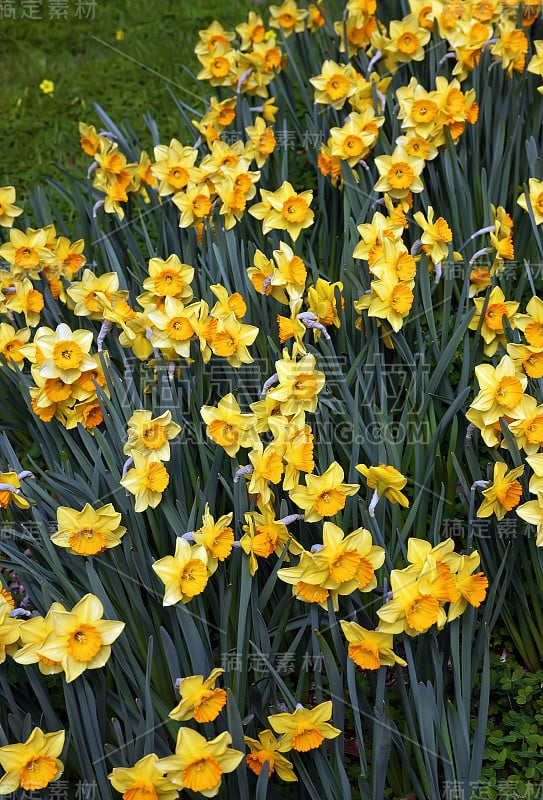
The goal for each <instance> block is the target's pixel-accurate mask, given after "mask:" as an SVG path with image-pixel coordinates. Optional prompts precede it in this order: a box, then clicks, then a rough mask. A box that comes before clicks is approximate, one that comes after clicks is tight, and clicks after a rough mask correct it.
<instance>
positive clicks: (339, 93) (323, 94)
mask: <svg viewBox="0 0 543 800" xmlns="http://www.w3.org/2000/svg"><path fill="white" fill-rule="evenodd" d="M309 83H310V84H311V85H312V86H313V87H314V89H315V102H316V103H319V104H321V105H329V106H331V107H332V108H335V109H336V111H338V110H339V109H340V108H343V106H344V105H345V102H346V101H347V100H348V98H349V97H351V96H352V95H353V94H354V93H355V92H356V91H357V89H358V85H357V76H356V71H355V69H354V67H352V66H351V64H341V65H340V64H337V63H336V62H335V61H332V60H331V59H329V60H327V61H325V62H324V63H323V65H322V67H321V72H320V75H315V77H313V78H310V79H309Z"/></svg>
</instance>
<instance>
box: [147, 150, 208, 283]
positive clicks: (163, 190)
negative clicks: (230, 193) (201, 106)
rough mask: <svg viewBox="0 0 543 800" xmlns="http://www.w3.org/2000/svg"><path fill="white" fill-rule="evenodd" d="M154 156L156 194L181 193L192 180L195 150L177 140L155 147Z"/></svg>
mask: <svg viewBox="0 0 543 800" xmlns="http://www.w3.org/2000/svg"><path fill="white" fill-rule="evenodd" d="M154 156H155V161H154V163H153V164H152V165H151V171H152V173H153V175H154V176H155V178H157V180H158V181H160V183H159V187H158V193H159V195H160V196H161V197H168V196H169V195H171V194H174V193H175V192H179V191H181V190H182V189H184V188H185V187H186V186H187V184H188V183H189V181H191V180H192V179H193V178H194V175H195V172H194V164H195V163H196V159H197V158H198V150H197V149H196V148H194V147H185V146H183V145H182V144H181V142H179V141H178V140H177V139H172V140H171V142H170V144H169V145H164V144H159V145H157V146H156V147H155V150H154ZM151 260H154V259H151ZM144 288H146V287H144Z"/></svg>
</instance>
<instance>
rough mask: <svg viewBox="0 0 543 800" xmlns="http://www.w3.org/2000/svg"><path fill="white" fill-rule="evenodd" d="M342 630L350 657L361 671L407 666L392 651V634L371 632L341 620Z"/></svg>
mask: <svg viewBox="0 0 543 800" xmlns="http://www.w3.org/2000/svg"><path fill="white" fill-rule="evenodd" d="M341 630H342V631H343V633H344V635H345V638H346V639H347V641H348V642H349V649H348V655H349V658H350V659H351V660H352V661H354V663H355V664H356V665H357V666H358V667H360V669H379V667H393V666H394V664H400V666H402V667H406V666H407V662H405V661H404V660H403V658H400V657H399V656H397V655H396V653H394V652H393V650H392V639H393V637H392V634H391V633H383V632H382V631H369V630H367V629H366V628H363V627H362V626H361V625H358V624H357V623H356V622H347V621H346V620H344V619H342V620H341Z"/></svg>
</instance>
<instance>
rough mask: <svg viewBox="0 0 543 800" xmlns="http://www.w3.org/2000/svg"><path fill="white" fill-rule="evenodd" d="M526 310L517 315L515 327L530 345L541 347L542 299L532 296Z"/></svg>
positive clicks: (542, 325) (542, 340)
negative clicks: (524, 312)
mask: <svg viewBox="0 0 543 800" xmlns="http://www.w3.org/2000/svg"><path fill="white" fill-rule="evenodd" d="M526 312H527V313H526V314H518V315H517V318H516V319H517V327H518V328H519V330H521V331H522V332H523V333H524V336H525V337H526V341H527V342H528V344H529V345H530V346H531V347H543V300H541V299H540V298H539V297H535V296H534V297H532V298H531V299H530V300H529V302H528V304H527V305H526ZM530 377H534V376H532V375H530Z"/></svg>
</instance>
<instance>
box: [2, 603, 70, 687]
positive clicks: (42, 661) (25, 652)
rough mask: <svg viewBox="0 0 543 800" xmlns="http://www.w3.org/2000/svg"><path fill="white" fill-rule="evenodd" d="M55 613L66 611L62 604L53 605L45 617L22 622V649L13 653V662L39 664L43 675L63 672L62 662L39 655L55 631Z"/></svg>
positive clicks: (20, 629) (20, 631) (20, 633)
mask: <svg viewBox="0 0 543 800" xmlns="http://www.w3.org/2000/svg"><path fill="white" fill-rule="evenodd" d="M54 611H64V612H66V609H65V608H64V606H63V605H62V604H61V603H53V604H52V605H51V607H50V608H49V611H48V612H47V614H46V615H45V617H41V616H35V617H30V619H27V620H25V621H24V622H21V626H20V628H19V636H20V640H21V647H20V648H19V649H18V650H17V651H16V652H15V653H13V660H14V661H16V662H17V663H18V664H37V665H38V669H39V670H40V672H41V673H42V675H57V674H58V673H59V672H62V671H63V667H62V663H61V661H54V660H53V659H50V658H46V657H45V656H42V655H40V654H39V652H40V648H41V646H42V644H43V643H44V642H45V640H46V639H47V637H48V636H49V634H50V633H52V631H53V618H52V614H53V612H54Z"/></svg>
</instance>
